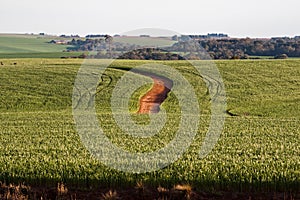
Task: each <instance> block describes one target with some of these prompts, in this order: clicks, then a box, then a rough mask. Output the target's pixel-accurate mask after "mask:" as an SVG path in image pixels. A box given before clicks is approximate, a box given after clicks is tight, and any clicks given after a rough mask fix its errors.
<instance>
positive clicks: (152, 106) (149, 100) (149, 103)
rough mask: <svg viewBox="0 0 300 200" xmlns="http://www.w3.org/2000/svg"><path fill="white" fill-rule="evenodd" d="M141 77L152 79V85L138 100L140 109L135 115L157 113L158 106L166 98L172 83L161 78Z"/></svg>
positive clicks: (152, 76) (154, 76)
mask: <svg viewBox="0 0 300 200" xmlns="http://www.w3.org/2000/svg"><path fill="white" fill-rule="evenodd" d="M143 75H145V76H148V77H150V78H152V80H153V82H154V84H153V86H152V88H151V89H150V90H149V91H148V92H147V93H146V94H145V95H144V96H142V97H141V98H140V107H139V110H138V112H137V113H158V112H159V111H160V105H161V104H162V103H163V102H164V100H165V99H166V98H167V97H168V93H169V92H170V91H171V89H172V86H173V81H172V80H170V79H168V78H166V77H162V76H158V75H154V74H147V73H143Z"/></svg>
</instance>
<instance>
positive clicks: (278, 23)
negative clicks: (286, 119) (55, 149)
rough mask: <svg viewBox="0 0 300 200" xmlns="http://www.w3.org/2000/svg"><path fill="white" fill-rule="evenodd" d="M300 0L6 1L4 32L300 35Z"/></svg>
mask: <svg viewBox="0 0 300 200" xmlns="http://www.w3.org/2000/svg"><path fill="white" fill-rule="evenodd" d="M299 8H300V1H299V0H251V1H250V0H227V1H226V0H209V1H208V0H207V1H203V0H184V1H177V0H151V1H145V0H127V1H126V0H106V1H103V0H81V1H75V0H1V1H0V32H5V33H38V32H45V33H54V34H71V33H72V34H75V33H76V34H80V35H82V36H84V35H86V34H90V33H108V34H116V33H118V34H119V33H123V32H126V31H130V30H134V29H139V28H160V29H169V30H173V31H176V32H179V33H182V34H195V33H199V34H207V33H219V32H221V33H227V34H229V35H230V36H237V37H245V36H249V37H271V36H295V35H300V12H299Z"/></svg>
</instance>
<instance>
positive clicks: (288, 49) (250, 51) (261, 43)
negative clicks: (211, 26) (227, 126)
mask: <svg viewBox="0 0 300 200" xmlns="http://www.w3.org/2000/svg"><path fill="white" fill-rule="evenodd" d="M199 44H200V45H201V46H202V47H203V48H204V49H205V50H206V51H207V52H209V53H210V54H211V56H212V58H214V59H232V58H248V56H273V57H278V56H279V55H283V54H285V55H286V56H288V57H300V38H297V37H295V38H287V37H286V38H271V39H250V38H243V39H219V40H199Z"/></svg>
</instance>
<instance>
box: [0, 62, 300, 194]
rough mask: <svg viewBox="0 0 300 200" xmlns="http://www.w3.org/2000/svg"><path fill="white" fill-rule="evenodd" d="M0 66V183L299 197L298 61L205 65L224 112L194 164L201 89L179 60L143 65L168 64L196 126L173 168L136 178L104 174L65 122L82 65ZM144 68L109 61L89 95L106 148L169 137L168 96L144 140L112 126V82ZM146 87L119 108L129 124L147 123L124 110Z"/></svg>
mask: <svg viewBox="0 0 300 200" xmlns="http://www.w3.org/2000/svg"><path fill="white" fill-rule="evenodd" d="M0 61H1V62H2V63H3V65H1V66H0V80H1V81H0V88H1V89H0V181H1V182H6V183H23V182H24V183H28V184H32V185H51V184H56V183H57V182H64V183H66V184H68V185H75V186H82V187H85V186H86V187H92V186H95V185H98V184H102V185H103V186H107V187H113V186H129V185H135V184H136V183H137V182H139V181H142V182H143V183H145V184H149V185H154V186H159V185H161V186H165V187H172V186H173V185H175V184H183V183H187V184H190V185H192V186H193V187H196V188H198V189H203V190H210V189H212V188H214V190H218V189H228V190H231V189H232V190H239V191H252V190H268V191H299V189H300V104H299V102H300V60H298V59H293V60H247V61H246V60H245V61H238V60H232V61H216V62H215V63H216V66H217V67H218V69H219V71H220V73H221V75H222V77H223V81H224V84H225V87H226V95H227V110H228V113H229V114H227V116H226V121H225V126H224V129H223V132H222V134H221V137H220V138H219V140H218V143H217V145H216V146H215V148H214V149H213V151H212V152H211V153H210V154H209V155H208V156H207V157H205V158H204V159H200V158H199V157H198V152H199V150H200V147H201V144H202V142H203V139H204V136H205V134H206V132H207V130H208V126H209V119H210V115H209V114H210V109H209V105H210V98H209V95H208V94H207V88H206V85H205V83H204V81H203V80H202V78H201V77H200V76H199V75H197V73H195V70H194V69H192V68H191V66H189V65H188V64H187V63H186V62H184V61H160V62H158V61H152V62H154V63H160V64H165V65H168V66H171V67H172V68H174V69H176V70H178V72H180V73H181V74H182V75H183V76H184V77H185V78H186V79H187V80H188V81H189V82H190V84H191V85H192V86H193V88H194V89H195V91H196V94H197V98H198V100H199V106H200V109H201V115H200V117H201V118H200V125H199V128H198V131H197V135H196V138H195V139H194V140H193V142H192V144H191V146H190V148H189V149H188V151H187V152H186V153H184V155H183V156H182V157H181V158H180V159H179V160H177V161H176V162H174V163H173V164H171V165H169V166H167V167H165V168H163V169H161V170H159V171H156V172H149V173H141V174H133V173H125V172H120V171H117V170H114V169H111V168H109V167H107V166H105V165H104V164H103V163H101V162H100V161H99V160H97V159H96V158H94V157H93V156H92V155H91V154H90V153H89V152H88V150H87V149H86V148H85V147H84V145H83V144H82V142H81V140H80V137H79V135H78V133H77V131H76V128H75V122H74V119H73V116H72V93H73V87H74V81H75V77H76V74H77V71H78V70H79V68H80V66H81V64H82V62H83V60H80V59H77V60H76V59H68V60H61V59H33V58H32V59H0ZM98 62H100V61H98ZM199 62H201V61H199ZM14 63H16V64H14ZM144 63H147V62H146V61H129V60H117V61H114V62H113V63H112V64H111V65H110V66H109V67H108V68H107V69H106V71H105V73H104V75H103V77H102V79H100V80H101V81H100V83H99V85H98V88H97V95H96V111H97V117H98V120H99V123H100V124H101V126H102V128H103V130H104V132H105V134H106V135H107V137H108V138H109V139H110V140H111V141H112V142H114V143H115V144H117V145H118V146H119V147H122V148H123V149H125V150H127V151H130V152H149V151H154V150H156V149H160V148H162V147H163V146H164V145H166V144H167V143H168V142H169V141H170V140H171V139H172V138H173V137H174V133H175V131H176V129H177V128H178V123H179V119H180V107H179V104H178V100H177V99H176V97H175V96H174V94H173V93H172V92H171V93H170V94H169V96H168V98H167V99H166V101H165V102H164V103H163V105H162V106H163V107H164V108H165V109H166V111H167V113H168V114H167V117H168V118H167V119H168V120H167V123H166V124H165V127H164V128H163V129H162V131H161V132H160V133H159V134H157V135H155V136H153V138H150V139H145V138H134V137H132V136H129V135H127V134H125V133H124V132H122V130H120V128H119V127H118V125H117V124H116V123H115V122H114V118H113V116H112V113H111V109H110V98H111V94H112V91H113V89H114V87H115V86H116V83H117V82H118V80H119V79H120V77H121V76H122V75H123V74H124V73H125V72H126V71H127V70H128V69H131V68H134V67H135V66H137V65H142V64H144ZM100 65H101V64H100ZM136 76H142V75H136ZM148 89H149V85H146V86H145V87H142V88H140V89H138V90H137V91H136V92H135V93H134V94H133V95H132V99H131V103H130V104H129V109H130V111H131V117H132V119H133V120H135V121H136V122H137V123H141V124H143V123H144V124H145V123H146V124H147V123H148V121H149V117H148V115H139V114H135V112H134V111H135V110H137V105H138V99H139V97H140V96H142V95H143V94H144V93H145V91H147V90H148ZM120 162H121V161H120ZM141 162H144V161H143V160H142V161H141Z"/></svg>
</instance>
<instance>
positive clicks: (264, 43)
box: [67, 35, 300, 60]
mask: <svg viewBox="0 0 300 200" xmlns="http://www.w3.org/2000/svg"><path fill="white" fill-rule="evenodd" d="M68 44H69V45H72V47H68V48H67V50H68V51H94V52H96V54H94V55H93V56H90V57H93V58H123V59H146V60H148V59H153V60H163V59H166V60H169V59H174V60H178V59H181V58H182V57H185V58H186V59H209V58H212V59H248V58H255V57H257V58H259V57H260V56H270V57H274V58H287V57H300V37H295V38H288V37H284V38H271V39H252V38H242V39H233V38H222V39H198V40H196V39H190V40H186V41H179V42H176V43H174V44H173V45H172V46H169V47H163V50H162V48H161V49H158V48H156V47H149V46H144V47H143V46H139V45H134V44H126V43H119V42H114V41H113V37H111V36H109V35H104V37H103V38H96V39H92V38H87V39H84V40H83V39H73V40H72V41H70V42H68ZM167 52H170V53H167ZM171 52H172V53H171ZM176 54H178V56H175V55H176ZM179 55H180V56H179Z"/></svg>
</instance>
